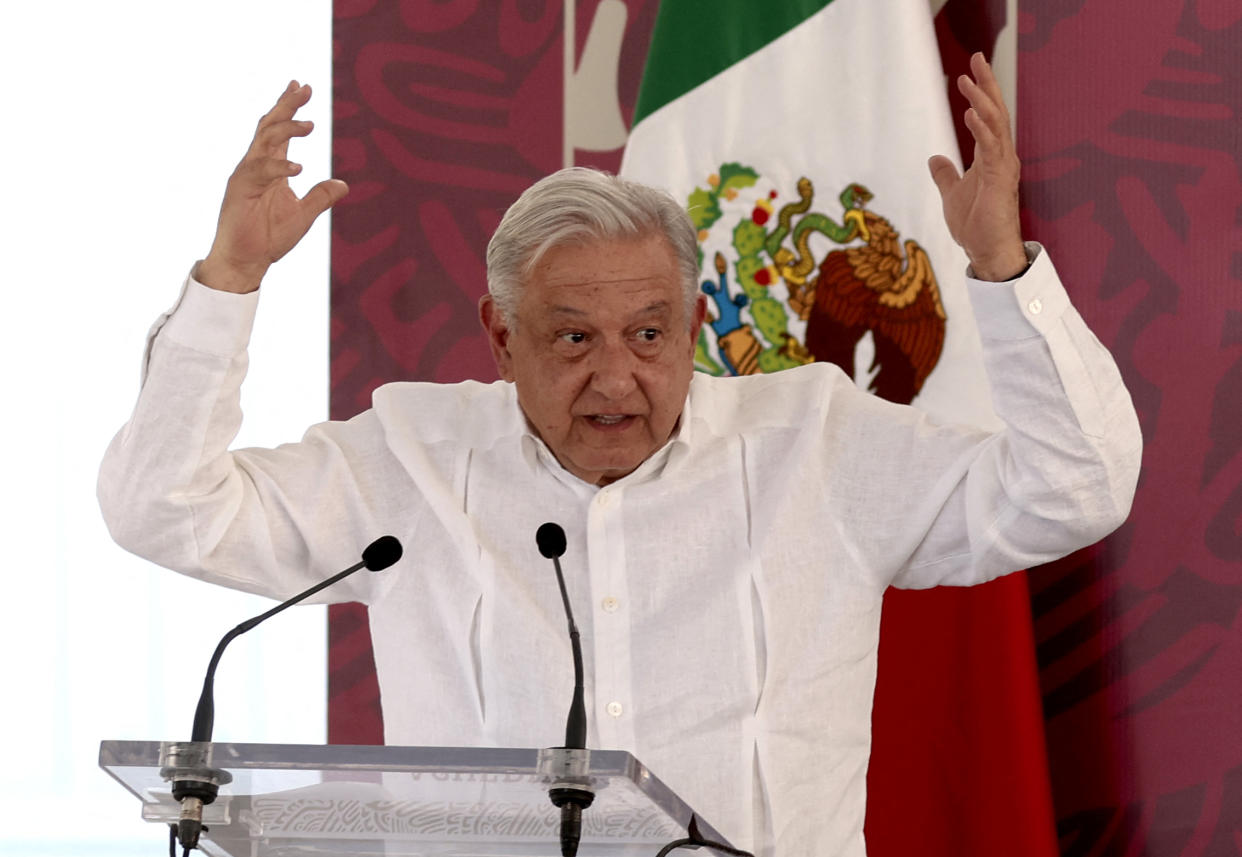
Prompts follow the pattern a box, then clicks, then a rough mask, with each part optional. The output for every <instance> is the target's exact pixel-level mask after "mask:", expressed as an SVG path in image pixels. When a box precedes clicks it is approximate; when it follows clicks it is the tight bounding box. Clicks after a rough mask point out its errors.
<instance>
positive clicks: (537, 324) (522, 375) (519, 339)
mask: <svg viewBox="0 0 1242 857" xmlns="http://www.w3.org/2000/svg"><path fill="white" fill-rule="evenodd" d="M703 313H704V301H703V298H702V297H700V298H699V299H698V301H697V302H696V303H695V306H694V312H693V317H692V318H689V319H688V318H686V312H685V302H684V300H683V297H682V290H681V285H680V284H679V283H678V280H677V265H676V262H675V260H674V256H673V251H672V248H671V247H670V246H669V244H668V241H667V240H666V239H665V238H664V237H663V236H652V237H647V238H641V239H636V240H632V241H597V242H593V243H590V244H586V245H583V246H566V247H558V248H555V249H553V250H551V251H549V252H548V253H547V254H546V255H545V256H544V257H543V259H541V260H540V263H539V265H538V266H537V267H536V268H535V269H534V271H533V272H532V273H531V276H530V279H529V281H528V282H527V283H526V287H525V288H524V289H523V290H522V293H521V301H520V303H519V304H518V309H517V323H516V325H512V326H511V325H510V324H509V323H508V320H507V319H505V318H504V317H502V315H501V313H500V312H499V311H498V310H497V309H496V306H495V304H494V303H493V302H492V300H491V297H490V296H486V297H484V298H483V300H482V301H481V302H480V317H481V319H482V321H483V326H484V327H485V328H487V332H488V338H489V340H490V342H491V347H492V355H493V356H494V357H495V358H496V367H497V368H498V369H499V371H500V375H501V377H502V378H504V379H505V380H506V381H513V382H514V383H515V384H516V385H517V394H518V402H519V403H520V404H521V406H522V411H523V412H524V413H525V414H526V419H527V420H528V421H529V422H530V424H531V426H532V427H533V428H534V430H535V431H536V432H537V433H538V434H539V437H540V438H542V440H543V442H544V443H545V444H547V446H548V448H549V449H550V450H551V451H552V454H553V455H555V456H556V458H557V460H558V461H559V462H560V463H561V465H562V466H563V467H564V468H565V469H566V470H568V471H569V472H570V473H572V474H574V475H575V476H577V477H578V478H579V479H582V480H584V481H586V482H590V483H593V484H596V485H606V484H608V483H609V482H612V481H614V480H616V479H620V478H621V477H622V476H625V475H626V474H627V473H630V472H631V471H633V470H634V469H635V468H636V467H638V465H640V464H642V462H643V461H645V460H646V459H647V458H648V456H650V455H651V454H652V453H654V452H655V451H656V450H658V449H659V448H660V447H661V446H663V445H664V443H665V442H666V441H667V440H668V439H669V437H671V436H672V433H673V430H674V429H675V428H676V426H677V420H678V418H679V417H680V416H681V409H682V405H683V404H684V403H685V399H686V392H687V391H688V390H689V387H690V378H691V374H692V373H693V371H694V343H695V342H696V341H697V340H698V335H699V326H700V325H701V324H702V322H703Z"/></svg>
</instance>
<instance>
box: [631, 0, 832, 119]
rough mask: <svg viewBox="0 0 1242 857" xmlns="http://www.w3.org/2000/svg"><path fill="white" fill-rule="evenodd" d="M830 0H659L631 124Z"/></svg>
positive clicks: (748, 53) (773, 37) (692, 87)
mask: <svg viewBox="0 0 1242 857" xmlns="http://www.w3.org/2000/svg"><path fill="white" fill-rule="evenodd" d="M831 2H832V0H663V2H662V3H660V11H659V14H658V15H657V16H656V24H655V29H654V31H653V32H652V35H651V49H650V50H649V51H648V53H647V66H646V69H645V70H644V72H643V82H642V87H641V88H640V89H639V93H638V105H637V106H636V107H635V108H634V124H635V125H637V124H638V123H639V122H641V121H642V120H643V119H645V118H646V117H647V116H649V115H650V114H651V113H653V112H655V111H656V110H658V109H659V108H661V107H663V106H664V105H665V104H668V103H669V102H670V101H673V100H674V99H677V98H680V97H681V96H682V95H685V94H686V93H687V92H689V91H690V90H692V89H694V88H695V87H696V86H698V85H699V84H700V83H703V82H704V81H706V80H709V79H710V78H712V77H715V76H716V75H717V74H719V73H720V72H722V71H724V70H725V69H726V68H728V67H729V66H731V65H733V64H734V63H736V62H738V61H740V60H742V59H745V58H746V57H748V56H750V55H751V54H753V53H754V52H755V51H757V50H759V49H760V48H762V47H763V46H764V45H766V44H768V43H769V42H771V41H772V40H773V39H776V38H779V37H780V36H782V35H783V34H785V33H787V32H789V31H790V30H792V29H793V28H794V27H796V26H797V25H798V24H800V23H802V22H803V21H805V20H806V19H807V18H809V17H811V16H812V15H814V14H815V13H816V12H818V11H820V10H821V9H823V8H824V7H825V6H827V5H828V4H829V3H831Z"/></svg>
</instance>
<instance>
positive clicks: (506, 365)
mask: <svg viewBox="0 0 1242 857" xmlns="http://www.w3.org/2000/svg"><path fill="white" fill-rule="evenodd" d="M479 322H480V323H481V324H482V325H483V330H484V331H486V333H487V344H488V347H490V348H491V349H492V359H493V360H494V361H496V371H497V372H499V373H500V377H501V378H503V379H504V380H506V381H512V380H513V356H512V355H511V354H510V353H509V333H510V331H509V325H508V323H507V322H506V321H505V315H504V313H502V312H501V311H500V307H498V306H496V301H494V300H493V299H492V296H491V295H484V296H483V297H481V298H479Z"/></svg>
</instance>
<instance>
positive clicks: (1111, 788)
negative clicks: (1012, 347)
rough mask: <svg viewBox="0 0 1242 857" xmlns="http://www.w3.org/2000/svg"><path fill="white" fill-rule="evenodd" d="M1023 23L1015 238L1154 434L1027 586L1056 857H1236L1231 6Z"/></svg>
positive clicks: (1240, 488)
mask: <svg viewBox="0 0 1242 857" xmlns="http://www.w3.org/2000/svg"><path fill="white" fill-rule="evenodd" d="M1140 10H1141V14H1140ZM1019 27H1020V29H1019V65H1018V70H1019V77H1018V80H1019V108H1018V115H1019V117H1020V120H1021V121H1020V125H1019V129H1020V132H1019V153H1020V155H1021V156H1022V158H1023V174H1024V175H1023V177H1024V193H1023V204H1024V228H1025V231H1026V232H1027V233H1028V235H1030V236H1031V237H1034V238H1037V239H1039V240H1041V241H1043V242H1044V243H1045V244H1046V245H1047V246H1048V248H1049V249H1050V251H1051V252H1052V254H1053V258H1054V259H1056V261H1057V265H1058V267H1059V268H1060V270H1061V272H1062V275H1063V276H1064V278H1065V280H1066V281H1067V283H1068V284H1069V285H1070V288H1071V293H1072V295H1073V298H1074V302H1075V304H1076V305H1077V306H1078V307H1079V309H1080V310H1081V312H1082V314H1083V316H1084V317H1085V318H1086V319H1087V320H1088V322H1089V323H1090V324H1091V325H1092V327H1093V328H1094V329H1095V330H1096V332H1097V334H1098V335H1099V336H1100V338H1101V339H1102V340H1103V341H1104V343H1105V344H1106V345H1108V346H1109V347H1110V348H1111V349H1112V351H1113V353H1114V354H1115V355H1116V357H1117V361H1118V363H1119V364H1120V365H1121V369H1122V372H1123V374H1124V375H1125V378H1126V382H1127V384H1128V385H1129V388H1130V390H1131V391H1132V393H1133V395H1134V399H1135V403H1136V405H1137V407H1138V411H1139V415H1140V418H1141V420H1142V425H1143V433H1144V437H1145V441H1146V449H1145V453H1144V469H1143V475H1142V478H1141V482H1140V486H1139V493H1138V497H1137V500H1136V503H1135V507H1134V512H1133V513H1132V515H1131V517H1130V520H1129V522H1128V523H1127V524H1126V525H1125V527H1124V528H1123V529H1122V530H1121V531H1119V532H1118V533H1117V534H1116V535H1114V536H1113V537H1112V538H1110V539H1108V540H1107V541H1106V542H1105V543H1103V544H1102V545H1100V546H1097V547H1096V548H1093V549H1090V550H1087V551H1083V552H1080V553H1078V554H1076V555H1074V556H1072V557H1069V558H1067V559H1065V560H1063V561H1061V562H1058V563H1056V564H1054V565H1052V566H1048V567H1045V568H1042V569H1039V570H1037V571H1036V572H1034V573H1032V575H1031V581H1032V588H1033V602H1032V603H1033V606H1034V610H1035V614H1036V633H1037V639H1038V645H1039V650H1038V654H1039V660H1040V665H1041V681H1042V686H1043V696H1044V709H1045V717H1046V720H1047V735H1048V742H1049V750H1050V755H1051V765H1052V774H1053V784H1054V795H1055V801H1056V806H1057V812H1058V818H1059V833H1060V837H1061V848H1062V852H1063V853H1064V854H1066V855H1095V854H1110V855H1111V854H1118V855H1121V854H1134V855H1138V854H1150V855H1161V857H1165V855H1168V857H1174V855H1187V857H1190V855H1209V857H1224V855H1226V854H1228V855H1237V854H1239V853H1242V625H1240V616H1242V613H1240V607H1242V564H1239V559H1242V533H1240V530H1239V512H1240V511H1242V456H1240V455H1239V447H1240V446H1242V423H1240V418H1242V228H1240V226H1242V183H1240V172H1239V169H1240V167H1242V64H1239V62H1238V57H1239V51H1240V46H1242V4H1240V3H1237V2H1206V0H1200V2H1195V1H1194V0H1146V2H1143V3H1141V4H1134V3H1126V2H1118V0H1114V2H1098V1H1097V2H1092V3H1087V2H1083V1H1082V0H1056V2H1030V3H1025V4H1023V5H1021V7H1020V18H1019Z"/></svg>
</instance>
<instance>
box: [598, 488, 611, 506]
mask: <svg viewBox="0 0 1242 857" xmlns="http://www.w3.org/2000/svg"><path fill="white" fill-rule="evenodd" d="M598 496H599V505H600V506H601V507H602V508H605V509H607V508H608V507H609V506H611V505H612V493H611V492H610V491H600V492H599V495H598Z"/></svg>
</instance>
